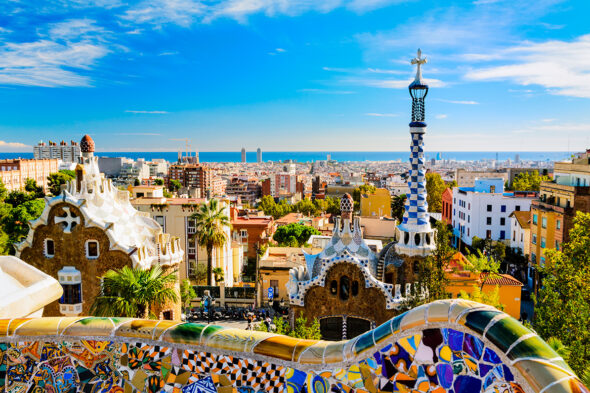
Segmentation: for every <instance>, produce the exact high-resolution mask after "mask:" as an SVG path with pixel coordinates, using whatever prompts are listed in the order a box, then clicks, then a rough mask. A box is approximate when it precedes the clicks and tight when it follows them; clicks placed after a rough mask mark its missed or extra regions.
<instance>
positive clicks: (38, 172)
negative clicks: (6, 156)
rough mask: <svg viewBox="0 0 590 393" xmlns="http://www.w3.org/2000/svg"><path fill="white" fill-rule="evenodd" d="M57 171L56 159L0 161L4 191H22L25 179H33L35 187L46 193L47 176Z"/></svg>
mask: <svg viewBox="0 0 590 393" xmlns="http://www.w3.org/2000/svg"><path fill="white" fill-rule="evenodd" d="M57 171H58V162H57V159H46V160H26V159H21V158H17V159H12V160H0V176H1V177H2V182H3V183H4V186H5V187H6V189H7V190H8V191H9V192H10V191H15V190H24V188H25V182H26V180H27V179H33V180H35V181H36V182H37V185H38V186H40V187H43V190H44V191H46V192H47V176H49V174H50V173H55V172H57Z"/></svg>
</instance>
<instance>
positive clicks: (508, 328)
mask: <svg viewBox="0 0 590 393" xmlns="http://www.w3.org/2000/svg"><path fill="white" fill-rule="evenodd" d="M529 333H532V332H531V331H530V330H529V329H527V328H525V327H524V326H522V325H521V324H520V322H518V321H517V320H516V319H514V318H512V317H509V318H504V319H501V320H499V321H498V322H496V323H495V324H493V325H492V327H490V328H489V329H488V331H487V333H486V336H485V337H486V338H487V339H488V340H490V341H491V342H493V343H494V344H495V345H496V346H497V347H498V348H500V349H501V350H502V352H506V350H508V348H510V346H511V345H512V344H513V343H514V342H515V341H516V340H517V339H518V338H519V337H522V336H524V335H525V334H529Z"/></svg>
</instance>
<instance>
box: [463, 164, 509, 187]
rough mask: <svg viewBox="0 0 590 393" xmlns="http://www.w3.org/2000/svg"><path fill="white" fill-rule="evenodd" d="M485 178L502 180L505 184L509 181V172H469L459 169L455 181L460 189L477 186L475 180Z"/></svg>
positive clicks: (501, 170)
mask: <svg viewBox="0 0 590 393" xmlns="http://www.w3.org/2000/svg"><path fill="white" fill-rule="evenodd" d="M484 178H494V179H497V178H502V179H503V180H504V182H506V181H507V180H508V172H507V171H506V170H503V169H500V170H489V171H467V170H465V169H460V168H457V169H456V170H455V181H456V182H457V186H458V187H473V186H475V179H484Z"/></svg>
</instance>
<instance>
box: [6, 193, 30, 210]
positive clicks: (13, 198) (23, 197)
mask: <svg viewBox="0 0 590 393" xmlns="http://www.w3.org/2000/svg"><path fill="white" fill-rule="evenodd" d="M33 199H35V198H34V197H33V196H32V195H31V194H29V193H27V192H23V191H18V190H14V191H10V193H9V194H8V196H7V197H6V199H5V200H4V202H6V203H9V204H11V205H12V206H13V207H17V206H20V205H22V204H23V203H25V202H28V201H30V200H33Z"/></svg>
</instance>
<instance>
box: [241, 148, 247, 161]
mask: <svg viewBox="0 0 590 393" xmlns="http://www.w3.org/2000/svg"><path fill="white" fill-rule="evenodd" d="M242 162H246V148H245V147H242Z"/></svg>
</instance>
